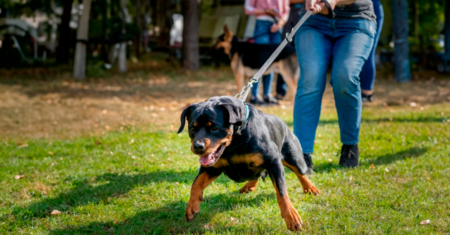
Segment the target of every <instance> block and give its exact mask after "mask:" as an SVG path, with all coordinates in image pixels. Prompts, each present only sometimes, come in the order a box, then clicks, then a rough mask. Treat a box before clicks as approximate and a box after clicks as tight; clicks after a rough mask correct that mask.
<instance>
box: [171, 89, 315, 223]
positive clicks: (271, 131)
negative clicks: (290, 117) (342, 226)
mask: <svg viewBox="0 0 450 235" xmlns="http://www.w3.org/2000/svg"><path fill="white" fill-rule="evenodd" d="M186 118H187V120H188V127H189V137H190V138H191V143H192V145H191V151H192V152H193V153H194V154H197V155H200V159H199V161H200V164H201V166H200V172H199V174H198V176H197V178H196V179H195V181H194V183H193V184H192V188H191V196H190V199H189V203H188V206H187V208H186V212H185V216H186V219H187V220H188V221H190V220H192V219H194V217H195V215H196V214H197V213H198V212H199V211H200V201H201V200H202V195H203V190H204V189H205V188H206V187H207V186H208V185H209V184H210V183H211V182H213V181H214V180H215V179H216V178H217V177H218V176H219V175H220V174H222V173H224V174H225V175H227V176H228V177H229V178H231V179H232V180H234V181H236V182H244V181H247V183H246V184H245V186H244V187H243V188H242V189H241V190H240V192H241V193H247V192H251V191H254V190H255V189H256V184H257V183H258V179H259V178H260V177H261V176H264V175H266V174H267V175H269V176H270V179H271V180H272V183H273V185H274V187H275V190H276V195H277V200H278V205H279V206H280V210H281V215H282V216H283V218H284V220H285V222H286V225H287V227H288V229H290V230H300V229H301V228H302V220H301V218H300V215H299V214H298V213H297V211H296V210H295V208H294V207H293V206H292V204H291V202H290V200H289V197H288V193H287V189H286V182H285V177H284V166H286V167H288V168H289V169H291V170H292V171H293V172H294V173H295V174H296V175H297V177H298V179H299V180H300V183H301V184H302V186H303V190H304V192H305V193H312V194H314V195H316V194H318V193H319V191H318V190H317V188H316V187H314V185H313V184H312V183H311V182H310V181H309V180H308V178H307V177H306V175H305V172H306V170H307V166H306V163H305V160H304V158H303V153H302V148H301V146H300V143H299V141H298V139H297V137H296V136H295V135H294V134H293V133H292V132H291V131H290V130H289V128H288V126H287V125H286V124H285V123H284V122H283V121H282V120H281V119H279V118H278V117H276V116H273V115H268V114H264V113H262V112H261V111H259V110H258V109H256V108H255V107H254V106H253V105H251V104H244V103H242V102H241V101H240V100H239V99H237V98H234V97H230V96H218V97H213V98H211V99H208V100H207V101H205V102H201V103H196V104H193V105H191V106H189V107H188V108H186V109H185V110H184V111H183V113H182V114H181V126H180V129H179V130H178V133H180V132H181V131H183V129H184V126H185V119H186Z"/></svg>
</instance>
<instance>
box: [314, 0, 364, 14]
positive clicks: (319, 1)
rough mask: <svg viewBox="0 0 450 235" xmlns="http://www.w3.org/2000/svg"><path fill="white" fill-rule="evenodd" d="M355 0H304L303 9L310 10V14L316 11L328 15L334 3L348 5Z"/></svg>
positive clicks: (334, 6) (334, 5)
mask: <svg viewBox="0 0 450 235" xmlns="http://www.w3.org/2000/svg"><path fill="white" fill-rule="evenodd" d="M355 1H356V0H305V9H306V10H311V13H312V15H315V14H317V13H319V14H323V15H328V16H330V15H331V14H332V13H330V9H331V10H332V11H333V10H334V8H336V5H350V4H352V3H354V2H355Z"/></svg>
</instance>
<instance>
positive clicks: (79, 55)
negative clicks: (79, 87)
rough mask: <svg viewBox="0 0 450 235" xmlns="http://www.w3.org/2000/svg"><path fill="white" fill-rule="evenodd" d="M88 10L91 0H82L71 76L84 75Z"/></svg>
mask: <svg viewBox="0 0 450 235" xmlns="http://www.w3.org/2000/svg"><path fill="white" fill-rule="evenodd" d="M90 12H91V0H83V13H82V15H81V19H80V23H79V27H78V31H77V45H76V48H75V64H74V66H73V77H74V78H78V79H83V78H84V76H85V75H86V43H87V40H88V29H89V14H90Z"/></svg>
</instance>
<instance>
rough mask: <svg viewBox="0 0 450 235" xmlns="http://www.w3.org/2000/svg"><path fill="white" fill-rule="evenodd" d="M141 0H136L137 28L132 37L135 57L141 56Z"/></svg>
mask: <svg viewBox="0 0 450 235" xmlns="http://www.w3.org/2000/svg"><path fill="white" fill-rule="evenodd" d="M141 6H142V4H141V0H136V25H137V28H138V33H137V34H136V37H135V39H134V49H135V54H136V58H137V59H139V58H140V57H141V38H142V9H141Z"/></svg>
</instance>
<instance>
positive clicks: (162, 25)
mask: <svg viewBox="0 0 450 235" xmlns="http://www.w3.org/2000/svg"><path fill="white" fill-rule="evenodd" d="M185 1H189V0H181V4H182V6H183V4H184V2H185ZM171 2H172V1H167V0H156V1H154V4H155V5H154V7H155V8H154V9H155V10H154V18H155V24H156V26H157V27H158V30H159V31H158V34H157V41H156V45H157V47H159V48H167V47H168V46H169V42H170V27H171V21H172V19H171V17H172V9H171Z"/></svg>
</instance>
